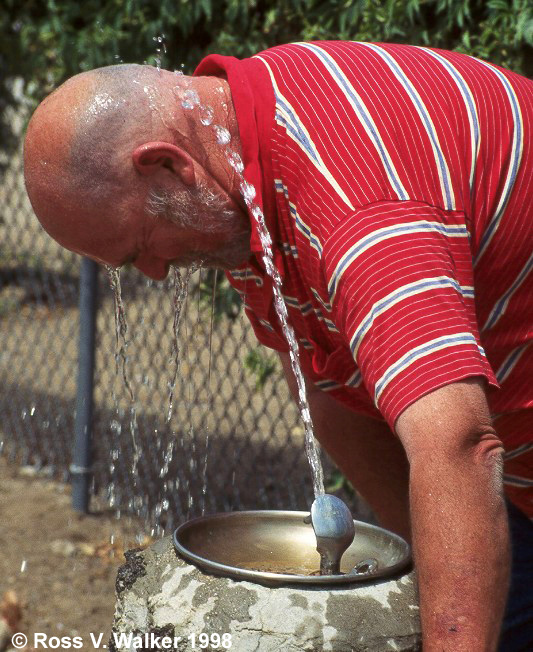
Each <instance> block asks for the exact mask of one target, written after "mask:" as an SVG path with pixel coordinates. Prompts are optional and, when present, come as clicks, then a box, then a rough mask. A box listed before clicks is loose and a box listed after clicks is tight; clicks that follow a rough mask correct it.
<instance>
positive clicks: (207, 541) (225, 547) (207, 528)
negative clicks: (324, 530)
mask: <svg viewBox="0 0 533 652" xmlns="http://www.w3.org/2000/svg"><path fill="white" fill-rule="evenodd" d="M308 516H309V513H308V512H293V511H277V510H275V511H267V510H258V511H248V512H228V513H223V514H212V515H209V516H201V517H199V518H195V519H191V520H190V521H187V522H186V523H183V524H182V525H180V526H179V527H178V528H177V529H176V530H175V532H174V536H173V540H174V547H175V549H176V551H177V552H178V553H179V554H180V555H181V556H182V557H184V558H185V559H187V560H188V561H191V562H193V563H194V564H196V565H198V566H200V567H201V568H202V569H204V570H206V571H209V572H211V573H213V574H215V575H223V576H226V577H231V578H233V579H240V580H248V581H250V582H256V583H259V584H266V585H269V586H278V585H286V584H310V585H324V584H327V585H332V584H348V583H353V582H362V581H369V580H374V579H376V578H383V577H387V576H391V575H395V574H397V573H399V572H400V571H401V570H403V569H405V568H406V567H407V566H408V565H409V563H410V561H411V551H410V548H409V545H408V544H407V543H406V542H405V541H404V540H403V539H402V538H401V537H399V536H397V535H396V534H393V533H392V532H388V531H387V530H384V529H383V528H380V527H377V526H375V525H370V524H368V523H363V522H361V521H354V525H355V539H354V541H353V543H352V544H351V546H350V547H349V548H348V549H347V550H346V552H345V553H344V555H343V557H342V560H341V574H339V575H311V573H316V572H318V569H319V568H320V556H319V554H318V552H317V551H316V545H317V541H316V537H315V533H314V531H313V527H312V525H311V524H307V523H304V518H306V517H308ZM372 558H373V559H374V560H377V566H376V565H375V564H373V566H375V567H374V568H373V567H370V568H369V569H368V571H367V572H360V573H359V574H348V573H350V571H352V569H353V568H354V566H356V565H357V564H360V563H361V562H362V561H364V560H368V559H372Z"/></svg>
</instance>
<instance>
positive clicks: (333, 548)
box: [311, 494, 355, 575]
mask: <svg viewBox="0 0 533 652" xmlns="http://www.w3.org/2000/svg"><path fill="white" fill-rule="evenodd" d="M311 523H312V525H313V529H314V531H315V536H316V542H317V545H316V549H317V552H318V553H319V554H320V574H321V575H339V573H340V563H341V558H342V555H343V554H344V552H345V550H346V549H347V548H348V547H349V546H350V545H351V544H352V541H353V539H354V536H355V527H354V523H353V518H352V515H351V513H350V510H349V509H348V507H347V506H346V505H345V504H344V503H343V501H342V500H340V498H337V497H336V496H332V495H331V494H321V495H320V496H317V497H316V498H315V500H314V502H313V504H312V505H311Z"/></svg>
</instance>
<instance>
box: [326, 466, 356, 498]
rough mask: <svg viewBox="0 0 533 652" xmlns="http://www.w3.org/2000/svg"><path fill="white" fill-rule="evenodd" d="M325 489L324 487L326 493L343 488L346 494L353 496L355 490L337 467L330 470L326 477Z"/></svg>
mask: <svg viewBox="0 0 533 652" xmlns="http://www.w3.org/2000/svg"><path fill="white" fill-rule="evenodd" d="M325 489H326V493H328V494H333V493H335V492H336V491H341V490H342V489H344V491H345V492H346V493H347V494H348V496H355V491H354V488H353V486H352V485H351V484H350V482H349V481H348V480H347V479H346V478H345V477H344V475H343V474H342V471H339V470H338V469H335V470H334V471H332V472H331V473H330V475H329V476H328V477H327V478H326V482H325Z"/></svg>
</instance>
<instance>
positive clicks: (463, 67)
mask: <svg viewBox="0 0 533 652" xmlns="http://www.w3.org/2000/svg"><path fill="white" fill-rule="evenodd" d="M195 75H196V76H195V77H192V78H188V77H184V76H179V75H176V74H173V73H170V72H168V71H164V70H161V71H156V70H155V69H152V68H149V67H147V66H112V67H109V68H104V69H99V70H96V71H93V72H91V73H85V74H82V75H78V76H76V77H74V78H72V79H71V80H69V81H68V82H66V84H64V85H63V86H62V87H60V88H59V89H58V90H57V91H56V92H55V93H53V94H52V95H51V96H50V97H48V98H47V99H46V100H45V101H44V102H43V103H42V104H41V106H40V107H39V108H38V109H37V111H36V113H35V115H34V116H33V118H32V121H31V122H30V125H29V127H28V133H27V136H26V146H25V172H26V183H27V188H28V193H29V196H30V199H31V201H32V204H33V206H34V209H35V212H36V213H37V215H38V216H39V219H40V220H41V222H42V224H43V226H44V227H45V229H46V230H47V231H48V232H49V233H50V234H51V235H52V236H53V237H54V238H55V239H56V240H58V241H59V242H60V243H61V244H63V245H64V246H66V247H68V248H69V249H71V250H73V251H76V252H78V253H81V254H84V255H86V256H89V257H91V258H94V259H95V260H99V261H101V262H104V263H106V264H109V265H112V266H114V267H118V266H120V265H122V264H124V263H125V262H131V263H133V265H134V266H135V267H137V268H138V269H140V270H141V271H142V272H144V273H145V274H147V275H148V276H150V277H152V278H154V279H161V278H164V277H165V276H166V274H167V272H168V268H169V265H170V264H176V265H186V264H189V263H190V262H191V261H193V260H194V261H201V262H202V263H203V264H205V265H218V266H221V267H224V268H225V269H227V270H231V271H230V272H229V278H230V280H231V282H232V283H233V284H234V286H235V287H236V288H237V289H238V290H239V291H240V292H241V293H242V294H243V296H244V301H245V307H246V312H247V314H248V316H249V318H250V320H251V321H252V324H253V326H254V329H255V332H256V334H257V336H258V338H259V339H260V340H261V341H262V342H263V343H265V344H266V345H268V346H271V347H273V348H275V349H277V350H278V351H280V354H281V358H282V362H283V366H284V368H285V370H286V372H287V377H288V381H289V384H290V385H293V384H294V381H293V378H292V374H291V372H290V369H289V364H288V362H287V345H286V343H285V341H284V338H283V336H282V334H281V330H280V326H279V323H278V320H277V317H276V313H275V310H274V306H273V301H272V284H271V281H270V279H269V277H268V276H267V275H266V273H265V267H264V263H263V260H262V247H261V243H260V238H259V235H258V230H257V225H256V221H255V217H254V216H253V215H251V213H253V214H255V216H257V215H259V212H260V211H262V212H263V213H264V216H265V221H266V224H267V227H268V230H269V233H270V235H271V237H272V240H273V242H274V247H273V249H274V260H275V264H276V266H277V268H278V270H279V271H280V275H281V277H282V281H283V287H282V290H283V294H284V296H285V300H286V303H287V306H288V310H289V319H290V322H291V324H292V326H293V327H294V329H295V332H296V336H297V339H298V343H299V346H300V358H301V362H302V367H303V370H304V373H305V375H306V377H307V385H308V393H309V399H310V403H311V411H312V415H313V419H314V422H315V427H316V430H317V434H318V437H319V439H320V440H321V442H322V443H323V445H324V447H325V448H326V450H328V451H329V453H330V454H331V455H332V457H333V458H334V459H335V460H336V462H337V463H338V464H339V466H340V467H341V469H342V470H343V471H344V472H345V473H346V474H347V476H348V477H349V478H350V480H351V481H352V482H353V484H354V485H355V486H356V488H357V489H358V490H359V491H360V492H361V493H362V494H363V496H365V498H366V499H367V500H368V501H369V503H370V504H371V506H372V507H373V509H374V510H375V512H376V514H377V516H378V517H379V519H380V521H381V523H382V524H383V525H384V526H385V527H388V528H390V529H392V530H394V531H396V532H398V533H400V534H402V535H403V536H405V537H407V538H410V539H412V543H413V549H414V556H415V561H416V565H417V571H418V581H419V588H420V604H421V618H422V626H423V639H424V650H425V651H426V652H431V651H437V650H438V651H439V652H440V651H441V650H449V651H453V652H458V651H462V650H464V651H465V652H476V651H478V650H479V651H481V650H483V651H486V650H495V649H497V647H498V636H499V631H500V624H501V621H502V617H503V614H504V608H505V604H506V597H507V590H508V584H509V567H510V559H509V558H510V551H509V535H508V519H507V509H506V505H505V503H504V497H503V491H502V455H503V446H502V440H503V444H504V446H505V455H506V465H507V466H506V469H505V472H506V479H507V480H508V481H509V482H508V483H507V486H506V489H507V493H508V497H509V498H510V499H511V500H512V501H513V502H514V503H515V504H516V506H515V507H513V506H512V505H509V508H508V509H509V514H510V516H511V527H512V530H513V546H514V544H515V542H516V541H518V539H527V537H529V541H531V538H532V528H533V526H532V525H531V522H530V521H529V520H528V518H527V516H533V501H532V497H531V491H530V489H531V484H532V483H531V480H532V477H533V474H532V473H531V457H532V449H533V445H532V435H533V417H532V412H533V410H532V408H533V396H532V392H533V390H532V387H531V380H530V379H531V369H532V362H533V347H531V346H529V344H530V342H531V337H532V324H533V292H532V291H531V274H529V272H530V270H531V267H532V261H533V256H532V254H531V240H532V239H531V235H532V220H531V216H532V212H533V211H532V206H531V196H532V190H533V175H532V166H531V161H532V155H533V151H532V149H533V138H532V137H531V130H532V123H533V110H532V107H533V102H532V97H533V88H532V86H533V85H532V84H531V82H529V81H528V80H526V79H524V78H522V77H520V76H519V75H515V74H513V73H510V72H508V71H503V70H502V69H500V68H498V67H496V66H493V65H491V64H487V63H484V62H480V61H478V60H475V59H473V58H471V57H468V56H465V55H459V54H457V53H450V52H443V51H436V50H430V49H426V48H414V47H409V46H396V45H375V44H368V43H343V42H330V43H300V44H292V45H288V46H280V47H276V48H273V49H271V50H267V51H265V52H262V53H260V54H259V55H257V56H256V57H253V58H251V59H247V60H244V61H238V60H236V59H234V58H232V57H220V56H216V55H214V56H210V57H208V58H207V59H205V60H204V61H203V62H202V63H201V64H200V66H199V68H198V69H197V71H196V73H195ZM202 112H203V113H202ZM202 115H204V116H207V118H206V119H204V120H203V123H205V124H203V123H202V120H201V117H202ZM209 123H211V124H209ZM241 156H242V159H243V161H244V178H245V179H246V181H247V183H249V184H251V185H252V186H253V188H254V190H255V198H254V199H253V201H252V200H251V199H250V195H248V197H247V202H246V201H244V199H243V197H242V195H241V192H240V188H241V185H242V178H241V175H240V165H239V163H240V157H241ZM474 293H475V298H474ZM482 345H483V346H482ZM498 383H499V384H500V385H501V389H500V390H498V391H495V388H496V387H497V385H498ZM491 415H492V417H493V418H492V417H491ZM528 465H529V466H528ZM526 515H527V516H526ZM517 528H518V529H517ZM518 530H519V531H518ZM526 545H527V543H526ZM522 554H523V553H522V552H521V551H520V549H519V547H518V546H517V547H516V548H514V549H513V556H514V560H513V563H514V568H513V587H512V591H511V599H510V600H509V604H508V612H507V615H506V618H505V625H504V630H505V631H504V636H503V638H502V643H501V645H502V647H501V649H504V650H515V649H516V650H518V649H527V648H528V646H529V645H533V633H532V632H531V629H530V627H529V626H528V623H529V625H531V623H532V622H533V605H532V599H531V596H529V598H528V596H527V595H525V594H524V593H523V591H522V592H521V587H520V585H519V583H520V581H521V582H522V583H523V584H524V585H525V586H527V585H529V587H531V585H532V584H533V583H532V582H531V578H529V580H528V579H527V578H526V577H525V576H524V574H523V573H524V570H523V567H522V566H521V565H520V564H521V563H522V562H521V556H522ZM523 563H524V564H527V563H529V564H530V565H531V561H529V562H528V561H527V559H526V561H525V562H523ZM520 573H522V576H521V577H522V579H521V580H520V579H518V580H515V575H520ZM515 581H517V582H518V584H517V585H515ZM519 599H522V600H523V602H522V603H519ZM527 600H529V602H527ZM528 637H529V638H528Z"/></svg>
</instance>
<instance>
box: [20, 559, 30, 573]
mask: <svg viewBox="0 0 533 652" xmlns="http://www.w3.org/2000/svg"><path fill="white" fill-rule="evenodd" d="M27 567H28V562H27V561H26V560H25V559H24V560H23V561H22V564H21V565H20V572H21V573H25V572H26V568H27Z"/></svg>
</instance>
